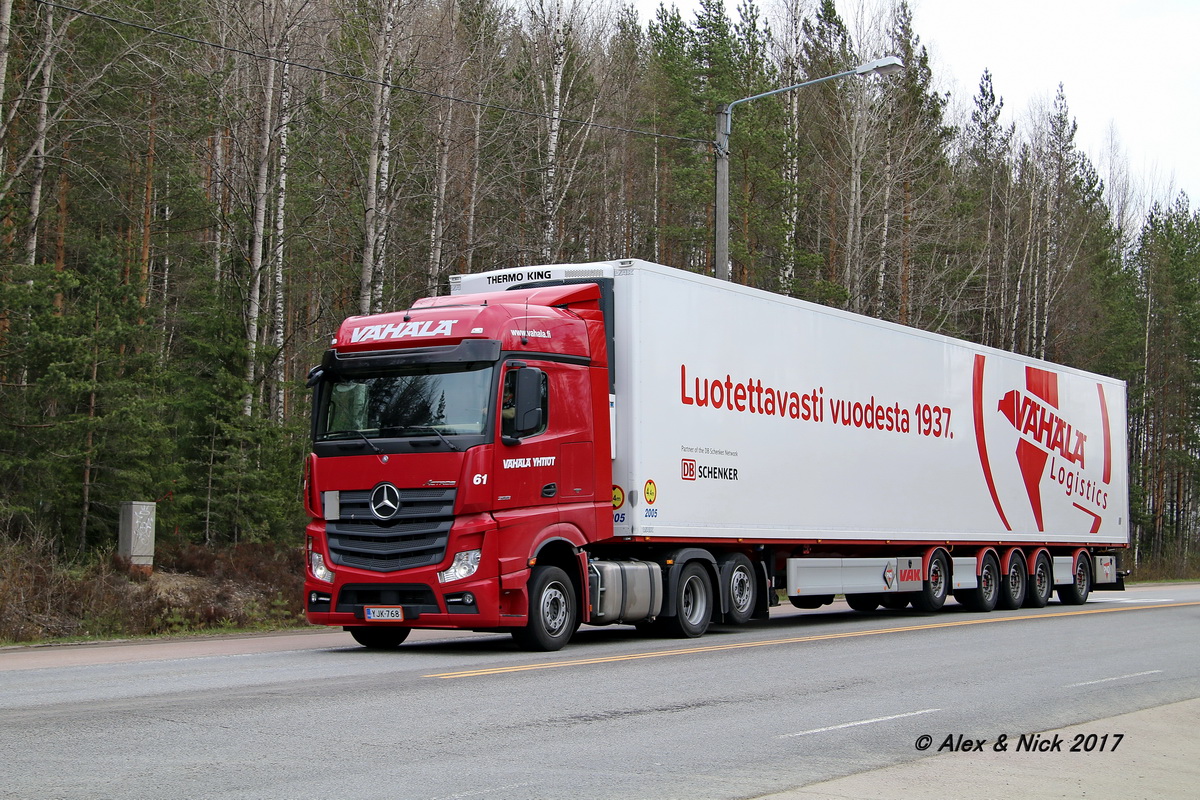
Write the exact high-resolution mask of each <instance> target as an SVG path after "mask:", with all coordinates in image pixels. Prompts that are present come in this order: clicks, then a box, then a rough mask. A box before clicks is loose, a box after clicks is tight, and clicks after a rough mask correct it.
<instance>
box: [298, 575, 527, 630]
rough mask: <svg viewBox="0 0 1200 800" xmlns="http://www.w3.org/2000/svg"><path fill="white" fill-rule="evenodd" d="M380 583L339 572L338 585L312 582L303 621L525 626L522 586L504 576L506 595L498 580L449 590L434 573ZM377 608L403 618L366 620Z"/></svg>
mask: <svg viewBox="0 0 1200 800" xmlns="http://www.w3.org/2000/svg"><path fill="white" fill-rule="evenodd" d="M417 572H422V573H424V572H425V571H424V570H420V571H417ZM381 577H383V576H381V575H377V574H371V573H361V572H358V573H355V574H346V572H345V571H339V573H338V581H337V582H336V583H335V584H333V585H332V586H331V585H330V584H328V583H323V582H321V581H315V580H313V579H311V578H310V579H309V580H307V581H305V584H304V608H305V616H306V617H307V618H308V621H309V622H310V623H312V624H314V625H341V626H355V625H401V626H405V627H411V628H455V629H467V630H484V629H490V628H515V627H521V626H523V625H525V623H526V621H527V616H526V615H527V609H528V600H527V595H526V592H525V586H524V581H520V582H519V583H520V585H519V586H518V585H516V584H517V583H518V582H517V581H513V580H511V576H505V581H504V588H503V589H502V588H501V582H500V579H499V578H498V577H489V578H479V579H473V580H461V581H454V582H452V583H447V584H440V583H438V581H437V577H436V576H435V575H433V574H432V573H426V574H423V575H416V574H411V575H410V574H403V575H402V576H397V577H398V579H397V580H395V581H386V582H385V581H383V580H380V578H381ZM422 578H426V579H429V578H432V580H422ZM343 580H344V581H345V582H344V583H343V582H342V581H343ZM510 587H511V588H510ZM373 608H392V609H394V608H400V609H401V610H402V616H403V618H402V619H401V620H387V621H374V620H371V619H368V611H367V609H373Z"/></svg>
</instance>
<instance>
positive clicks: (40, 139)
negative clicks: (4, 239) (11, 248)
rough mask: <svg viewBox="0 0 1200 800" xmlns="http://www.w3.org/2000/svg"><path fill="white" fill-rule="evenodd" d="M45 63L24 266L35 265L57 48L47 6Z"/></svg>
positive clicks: (35, 131)
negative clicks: (51, 90) (51, 89)
mask: <svg viewBox="0 0 1200 800" xmlns="http://www.w3.org/2000/svg"><path fill="white" fill-rule="evenodd" d="M45 10H46V20H45V26H46V31H45V38H44V39H43V40H42V46H43V48H44V54H43V58H44V62H43V64H42V85H41V88H40V89H39V92H38V104H37V118H36V122H35V123H34V129H33V137H34V139H33V174H32V175H31V179H30V188H29V220H28V222H27V230H26V233H25V263H26V264H27V265H29V266H31V267H32V266H33V265H34V264H36V263H37V248H38V223H39V222H40V221H41V216H42V186H43V183H44V182H45V176H46V136H47V132H48V130H49V119H50V87H51V81H52V79H53V74H54V63H55V58H54V55H53V53H54V50H55V49H56V47H57V45H56V42H55V36H54V7H53V6H46V7H45Z"/></svg>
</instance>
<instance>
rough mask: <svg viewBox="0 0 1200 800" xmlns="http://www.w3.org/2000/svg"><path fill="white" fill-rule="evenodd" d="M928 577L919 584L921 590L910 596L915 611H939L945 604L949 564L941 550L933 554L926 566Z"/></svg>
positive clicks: (948, 584)
mask: <svg viewBox="0 0 1200 800" xmlns="http://www.w3.org/2000/svg"><path fill="white" fill-rule="evenodd" d="M927 569H928V574H929V577H928V578H926V579H925V582H924V583H923V584H922V585H921V591H919V592H916V593H914V594H913V596H912V604H913V608H915V609H916V610H917V611H940V610H941V608H942V606H944V605H946V595H947V594H949V593H950V566H949V564H948V563H947V562H946V553H945V552H944V551H942V550H939V551H937V552H936V553H934V554H933V557H932V558H930V559H929V566H928V567H927Z"/></svg>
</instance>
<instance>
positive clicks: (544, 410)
mask: <svg viewBox="0 0 1200 800" xmlns="http://www.w3.org/2000/svg"><path fill="white" fill-rule="evenodd" d="M556 369H557V365H555V364H554V363H553V362H539V361H534V360H528V361H510V362H508V364H507V365H506V366H505V369H504V374H503V375H502V376H501V378H500V398H499V403H498V407H499V408H500V413H499V414H498V415H497V417H498V419H497V421H496V423H497V429H498V432H497V436H496V447H495V451H494V452H495V453H496V464H495V468H494V469H493V471H492V474H493V475H494V476H495V477H494V480H495V484H494V486H495V489H494V491H495V499H496V502H495V508H496V510H497V511H498V512H505V511H513V512H515V511H516V510H518V509H521V510H523V511H525V512H527V513H528V512H532V513H534V514H535V515H537V516H539V517H540V516H543V515H544V517H545V518H544V519H542V520H541V523H542V524H543V525H548V524H551V523H552V522H555V521H557V506H558V503H559V493H560V492H561V491H562V489H561V486H560V481H559V476H560V474H561V465H560V463H559V447H560V444H561V439H562V438H563V437H562V434H561V433H559V432H558V431H557V429H556V426H555V422H556V419H555V418H556V413H555V401H556V397H555V394H556V392H555V384H556V383H557V380H556ZM539 412H540V413H539Z"/></svg>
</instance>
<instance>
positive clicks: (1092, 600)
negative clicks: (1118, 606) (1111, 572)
mask: <svg viewBox="0 0 1200 800" xmlns="http://www.w3.org/2000/svg"><path fill="white" fill-rule="evenodd" d="M1088 602H1089V603H1174V602H1175V601H1174V600H1171V599H1169V598H1168V599H1166V600H1161V599H1155V598H1149V597H1148V598H1146V599H1145V600H1141V599H1138V600H1135V599H1133V598H1132V597H1089V598H1088Z"/></svg>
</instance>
